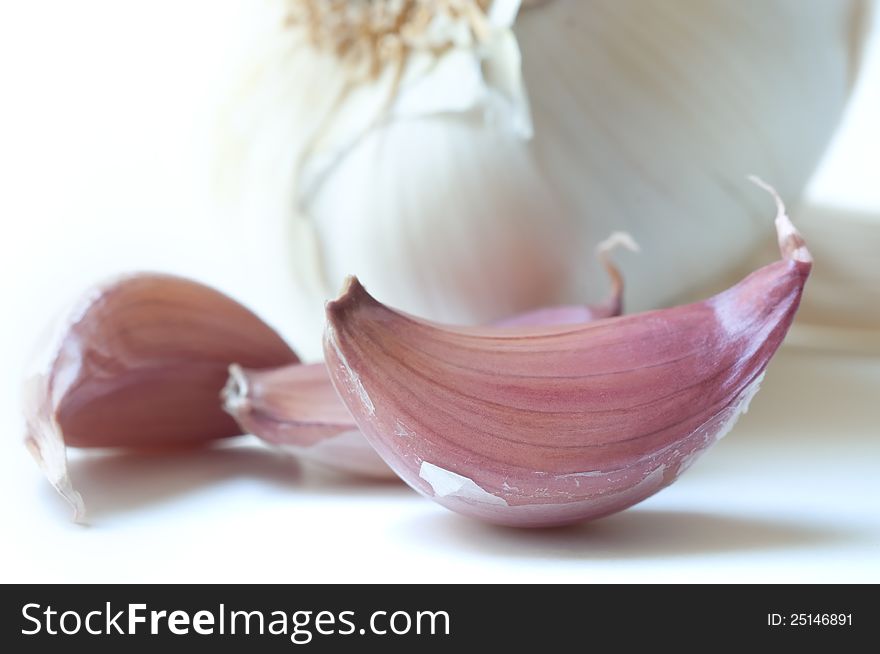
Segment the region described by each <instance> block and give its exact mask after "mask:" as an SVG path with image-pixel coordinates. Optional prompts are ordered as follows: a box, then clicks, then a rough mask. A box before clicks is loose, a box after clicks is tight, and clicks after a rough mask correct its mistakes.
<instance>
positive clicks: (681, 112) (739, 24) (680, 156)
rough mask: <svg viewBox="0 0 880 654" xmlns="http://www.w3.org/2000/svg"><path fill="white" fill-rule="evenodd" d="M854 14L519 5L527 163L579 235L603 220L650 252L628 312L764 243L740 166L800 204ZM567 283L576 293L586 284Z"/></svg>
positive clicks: (840, 80)
mask: <svg viewBox="0 0 880 654" xmlns="http://www.w3.org/2000/svg"><path fill="white" fill-rule="evenodd" d="M866 5H867V3H866V2H865V1H864V0H844V1H838V0H820V1H818V2H811V3H810V4H809V6H806V5H805V4H804V3H803V2H800V1H799V0H774V1H773V2H765V1H764V0H742V1H740V2H729V1H728V0H672V1H665V2H645V1H644V0H591V1H589V2H572V1H566V0H551V1H549V2H545V3H542V4H541V5H540V6H539V7H536V8H535V9H533V10H527V11H522V12H520V15H519V17H518V19H517V21H516V24H515V26H514V32H515V33H516V37H517V41H518V43H519V46H520V49H521V51H522V74H523V78H524V79H525V84H526V88H527V90H528V94H529V102H530V106H531V110H532V121H533V123H534V130H535V138H534V139H533V140H532V141H531V152H532V155H533V156H534V158H535V162H536V166H537V168H538V169H539V170H540V171H541V172H542V174H543V178H544V179H545V180H547V181H548V182H549V183H550V185H551V186H552V188H553V189H554V193H555V194H556V195H557V197H559V198H561V199H562V201H563V202H564V203H565V208H566V211H567V215H572V216H582V217H583V218H584V219H583V220H580V221H576V222H577V229H578V230H580V234H581V238H583V237H584V236H586V237H590V236H592V237H593V238H595V235H596V231H595V230H600V232H599V233H601V232H603V231H605V230H608V229H609V228H611V227H613V228H615V229H626V230H627V231H629V232H631V233H632V234H634V235H635V236H637V237H638V239H639V241H640V242H641V243H643V244H647V245H649V246H650V250H651V252H650V254H649V255H647V256H644V257H640V258H639V259H637V260H633V261H632V262H631V263H630V265H629V266H628V268H627V272H628V274H629V276H630V278H631V280H632V283H631V284H630V287H629V289H628V291H627V298H628V300H629V306H630V307H631V308H632V309H633V310H644V309H647V308H653V307H656V306H658V304H659V305H661V306H662V305H663V304H666V303H669V302H670V301H673V300H675V299H678V298H682V297H685V296H692V295H694V294H695V293H700V292H701V291H703V290H704V289H706V288H711V287H715V288H717V287H718V285H719V284H720V283H723V282H724V281H725V280H727V279H729V278H730V275H731V274H732V273H734V272H737V271H739V270H742V269H743V266H744V265H747V263H748V261H749V260H750V259H751V255H752V254H753V253H754V252H755V250H756V249H758V248H760V247H761V244H762V239H763V234H764V219H763V216H762V213H761V207H760V205H759V204H758V203H756V202H755V201H754V200H753V199H752V196H751V195H750V194H748V193H744V192H742V190H741V188H742V185H741V179H742V176H743V175H744V174H745V173H746V172H747V171H753V172H755V173H757V174H758V175H759V176H761V177H763V178H765V179H773V180H774V186H775V187H776V189H777V190H778V191H779V193H780V194H781V195H782V196H783V197H786V198H791V199H792V201H794V200H797V199H799V198H800V197H801V194H802V192H803V190H804V188H805V187H806V185H807V183H808V182H809V180H810V178H811V176H812V174H813V172H814V171H815V169H816V167H817V165H818V163H819V162H820V160H821V158H822V156H823V154H824V153H825V151H826V148H827V146H828V144H829V142H830V140H831V137H832V136H833V134H834V133H835V131H836V128H837V125H838V123H839V121H840V118H841V116H842V112H843V109H844V107H845V106H846V103H847V100H848V98H849V95H850V92H851V90H852V85H853V81H854V74H855V71H856V70H857V67H858V66H857V64H858V61H859V58H860V46H861V44H862V42H863V40H864V39H863V36H864V35H863V33H862V30H861V29H860V28H861V27H863V25H864V23H865V21H864V14H865V7H866ZM672 234H674V237H671V235H672ZM572 283H573V287H572V288H570V289H569V291H568V292H573V293H574V294H575V296H583V295H584V293H587V294H589V293H590V292H591V291H592V289H591V288H590V286H589V285H590V284H595V277H594V276H591V275H590V274H589V271H585V270H578V272H577V274H576V275H574V276H573V277H572ZM585 284H587V286H586V287H585V286H584V285H585Z"/></svg>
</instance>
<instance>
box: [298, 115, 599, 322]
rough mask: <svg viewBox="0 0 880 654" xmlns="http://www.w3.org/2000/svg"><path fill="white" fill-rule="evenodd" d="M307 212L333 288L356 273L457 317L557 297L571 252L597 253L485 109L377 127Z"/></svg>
mask: <svg viewBox="0 0 880 654" xmlns="http://www.w3.org/2000/svg"><path fill="white" fill-rule="evenodd" d="M308 213H309V215H310V217H311V220H312V221H313V222H314V225H315V229H316V232H317V234H318V242H319V243H320V246H319V247H320V253H321V260H322V261H323V264H324V269H325V270H326V273H327V277H328V280H329V283H330V285H331V286H332V287H333V288H334V289H338V288H339V286H340V285H341V282H342V280H344V279H345V277H346V275H348V274H349V273H351V272H352V271H357V273H358V275H359V277H360V278H361V279H363V280H364V283H365V284H369V285H370V288H375V289H376V293H377V294H381V295H382V297H387V298H388V300H389V302H390V303H393V304H394V305H395V306H401V307H405V308H406V310H408V311H411V312H413V313H416V314H419V315H424V316H429V317H431V318H433V319H437V320H442V321H444V322H450V323H457V324H472V323H486V322H490V321H493V320H496V319H498V318H500V317H502V316H510V315H513V314H515V313H519V312H522V311H524V310H526V309H529V308H532V307H539V306H546V305H554V304H559V303H560V302H561V300H562V295H561V291H562V289H563V288H564V286H565V285H566V283H567V280H568V279H569V278H570V277H571V276H572V275H573V274H575V272H574V271H575V266H574V261H575V259H577V258H579V257H583V258H587V259H590V258H591V256H590V253H591V247H592V245H593V244H590V247H587V248H584V249H583V250H580V248H579V244H578V243H576V242H574V241H572V240H571V239H570V238H568V237H567V236H568V235H569V234H570V233H571V230H570V224H569V222H568V221H567V220H566V219H565V218H564V217H563V212H562V208H561V207H560V205H559V203H558V202H557V201H556V198H555V197H554V196H553V195H552V194H551V193H550V190H549V187H548V185H547V184H546V181H545V180H544V179H543V177H542V175H541V172H540V170H539V169H538V168H537V167H536V166H535V163H534V161H533V159H532V157H531V155H530V153H529V152H528V151H527V150H526V149H524V148H523V147H522V145H521V143H520V142H519V141H518V140H517V139H511V138H510V137H509V135H507V134H505V133H504V132H501V131H498V130H492V129H487V128H486V126H485V125H484V124H483V123H482V120H481V118H480V117H479V116H470V117H466V116H455V117H436V118H425V119H417V120H409V121H400V122H393V123H391V124H389V125H387V126H384V127H381V128H378V129H376V130H374V131H372V132H370V133H369V134H368V135H367V136H366V137H365V138H364V139H363V140H362V141H361V142H360V143H359V144H358V145H357V146H356V147H355V148H354V149H352V151H351V152H349V153H348V155H347V156H346V157H345V159H344V160H342V161H341V162H340V163H339V164H338V166H337V167H336V169H335V170H334V172H333V174H332V175H330V176H329V177H328V178H327V179H326V181H325V182H324V183H323V185H322V186H321V188H320V190H319V191H318V192H316V193H315V195H314V199H313V200H312V201H311V203H310V205H309V207H308ZM602 236H605V234H603V235H602ZM597 240H598V239H597ZM600 281H601V284H602V286H601V287H600V290H599V292H598V293H597V294H596V298H597V299H598V298H600V297H602V295H603V294H604V293H605V292H606V288H605V287H606V286H607V283H608V282H607V279H606V277H605V276H604V275H602V276H600ZM502 288H503V289H504V290H503V291H502V292H499V289H502ZM579 299H581V298H579Z"/></svg>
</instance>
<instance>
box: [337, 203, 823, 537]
mask: <svg viewBox="0 0 880 654" xmlns="http://www.w3.org/2000/svg"><path fill="white" fill-rule="evenodd" d="M777 203H778V216H777V218H776V228H777V232H778V234H779V241H780V250H781V252H782V260H781V261H778V262H776V263H772V264H770V265H767V266H765V267H763V268H761V269H760V270H758V271H756V272H754V273H752V274H751V275H749V276H748V277H746V278H745V279H744V280H742V281H741V282H740V283H739V284H737V285H736V286H734V287H732V288H730V289H728V290H727V291H724V292H722V293H720V294H718V295H716V296H714V297H712V298H710V299H708V300H705V301H703V302H698V303H695V304H689V305H685V306H680V307H677V308H672V309H666V310H661V311H650V312H646V313H641V314H636V315H629V316H623V317H618V318H609V319H605V320H600V321H597V322H592V323H588V324H583V325H568V326H548V327H524V328H519V329H510V328H507V329H497V330H494V331H493V330H490V329H486V328H484V329H481V330H479V331H474V330H467V329H456V328H453V327H441V326H438V325H435V324H431V323H427V322H424V321H421V320H418V319H416V318H413V317H411V316H408V315H405V314H401V313H399V312H397V311H394V310H392V309H390V308H388V307H386V306H384V305H382V304H381V303H379V302H377V301H376V300H375V299H374V298H372V297H371V296H370V295H369V294H368V293H367V292H366V290H364V288H363V287H362V286H361V285H360V284H359V283H358V281H357V280H356V279H354V278H351V279H350V280H349V282H348V285H347V287H346V288H345V290H344V291H343V293H342V295H341V296H340V297H339V299H337V300H335V301H333V302H330V303H328V305H327V317H328V325H327V330H326V332H325V356H326V360H327V366H328V369H329V371H330V376H331V379H332V381H333V384H334V386H335V387H336V389H337V391H338V392H339V394H340V396H341V397H342V399H343V401H344V402H345V403H346V405H347V406H348V408H349V409H350V411H351V413H352V415H353V417H354V419H355V422H356V423H357V424H358V426H359V427H360V428H361V431H362V432H363V434H364V435H365V437H366V438H367V440H368V441H369V442H370V443H371V444H372V445H373V446H374V447H375V448H376V451H377V452H378V453H379V454H380V455H381V456H382V458H383V459H384V460H385V461H386V462H387V463H388V465H389V466H391V467H392V468H393V469H394V470H395V471H396V472H397V473H398V474H399V475H400V476H401V477H402V478H403V479H404V480H405V481H406V482H407V483H408V484H409V485H410V486H412V487H413V488H414V489H416V490H417V491H419V492H420V493H422V494H424V495H426V496H428V497H430V498H433V499H434V500H435V501H437V502H438V503H440V504H442V505H443V506H445V507H447V508H449V509H452V510H454V511H458V512H460V513H463V514H466V515H469V516H473V517H476V518H480V519H483V520H486V521H489V522H493V523H498V524H505V525H515V526H523V527H538V526H549V525H561V524H567V523H571V522H576V521H581V520H587V519H592V518H598V517H601V516H604V515H607V514H610V513H614V512H616V511H620V510H623V509H625V508H627V507H629V506H631V505H633V504H635V503H637V502H640V501H641V500H643V499H645V498H647V497H649V496H650V495H652V494H654V493H656V492H657V491H659V490H660V489H662V488H664V487H665V486H667V485H669V484H670V483H672V482H673V481H674V480H675V479H676V478H677V477H678V476H679V475H680V474H681V473H682V472H683V471H684V470H685V469H686V468H687V467H688V466H689V465H690V464H691V462H692V461H693V460H694V459H695V458H696V457H697V456H698V455H699V454H700V453H701V452H703V451H704V450H705V449H706V448H708V447H709V446H710V445H712V444H713V443H714V442H716V441H717V440H718V439H720V438H721V437H722V436H724V435H725V434H726V433H727V432H728V431H729V430H730V429H731V428H732V426H733V424H734V422H735V421H736V419H737V418H738V416H739V415H740V414H741V413H743V412H745V411H746V409H747V408H748V404H749V401H750V399H751V398H752V396H753V395H754V394H755V392H756V391H757V389H758V385H759V384H760V381H761V379H762V377H763V375H764V371H765V369H766V367H767V364H768V363H769V361H770V358H771V357H772V356H773V354H774V353H775V352H776V349H777V348H778V347H779V345H780V343H781V342H782V340H783V338H784V336H785V334H786V332H787V331H788V328H789V326H790V325H791V322H792V320H793V318H794V315H795V312H796V310H797V307H798V304H799V302H800V298H801V293H802V291H803V287H804V283H805V281H806V279H807V277H808V275H809V272H810V268H811V265H812V264H811V258H810V255H809V252H808V251H807V248H806V245H805V244H804V241H803V239H802V238H801V236H800V235H799V234H798V232H797V231H796V230H795V228H794V226H793V225H792V223H791V222H790V220H789V219H788V217H787V216H786V215H785V211H784V208H783V207H782V203H781V202H779V200H778V198H777Z"/></svg>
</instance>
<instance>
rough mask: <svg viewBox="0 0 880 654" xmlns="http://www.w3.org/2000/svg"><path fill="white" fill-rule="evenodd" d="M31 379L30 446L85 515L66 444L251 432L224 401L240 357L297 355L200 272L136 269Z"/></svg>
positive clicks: (84, 306) (64, 337)
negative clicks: (199, 277) (195, 275)
mask: <svg viewBox="0 0 880 654" xmlns="http://www.w3.org/2000/svg"><path fill="white" fill-rule="evenodd" d="M48 355H49V357H48V362H47V365H46V366H45V367H44V368H42V369H41V370H40V371H39V372H38V374H37V375H35V376H34V377H33V378H31V379H29V380H28V381H27V384H26V388H25V399H26V407H25V413H26V420H27V433H26V437H25V441H26V444H27V446H28V448H29V449H30V450H31V452H32V454H33V455H34V457H35V458H36V459H37V461H38V463H39V464H40V465H41V467H42V468H43V469H44V471H45V473H46V475H47V476H48V478H49V480H50V481H51V482H52V484H53V485H54V486H55V487H56V488H57V489H58V491H59V492H60V493H61V494H62V495H63V496H64V497H65V498H66V499H67V500H68V501H69V502H70V503H71V505H72V506H73V508H74V513H75V515H74V519H75V520H78V521H82V520H83V518H84V509H83V503H82V498H81V497H80V495H79V493H78V492H77V491H76V490H75V489H74V488H73V487H72V486H71V483H70V479H69V478H68V475H67V455H66V450H65V448H66V446H73V447H87V448H88V447H128V448H158V447H179V446H186V445H193V444H197V443H202V442H204V441H208V440H213V439H217V438H223V437H226V436H235V435H238V434H241V433H242V431H241V429H240V428H239V426H238V425H237V424H236V422H235V420H233V419H232V418H231V417H230V416H229V415H228V414H226V413H225V412H224V411H223V409H222V405H221V403H220V401H219V394H220V391H221V389H222V388H223V384H224V383H225V381H226V376H227V368H228V366H229V364H230V363H231V362H233V361H240V362H242V363H243V364H245V365H248V366H253V367H269V366H280V365H285V364H290V363H295V362H297V361H298V358H297V356H296V354H295V353H294V352H293V351H292V350H291V349H290V348H289V347H288V346H287V344H286V343H285V342H284V341H283V340H282V339H281V337H280V336H279V335H278V334H277V333H275V331H274V330H272V329H271V328H270V327H269V326H268V325H266V323H264V322H263V321H262V320H260V319H259V318H258V317H257V316H255V315H254V314H253V313H251V312H250V311H249V310H248V309H246V308H245V307H243V306H242V305H241V304H239V303H238V302H236V301H234V300H232V299H231V298H229V297H227V296H226V295H223V294H222V293H220V292H218V291H216V290H214V289H212V288H209V287H207V286H204V285H202V284H199V283H197V282H194V281H190V280H187V279H182V278H180V277H175V276H172V275H163V274H148V273H142V274H133V275H128V276H125V277H121V278H118V279H116V280H113V281H111V282H108V283H106V284H104V285H102V286H99V287H96V288H94V289H93V290H92V291H90V292H89V293H87V294H86V295H85V296H84V297H83V299H82V300H81V302H80V303H79V305H78V306H77V307H76V308H75V310H74V311H73V312H71V313H70V314H69V316H67V319H66V321H65V323H64V324H63V325H62V329H61V330H60V332H59V334H58V336H57V339H56V341H55V342H54V343H53V344H52V347H51V349H50V350H49V352H48Z"/></svg>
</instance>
